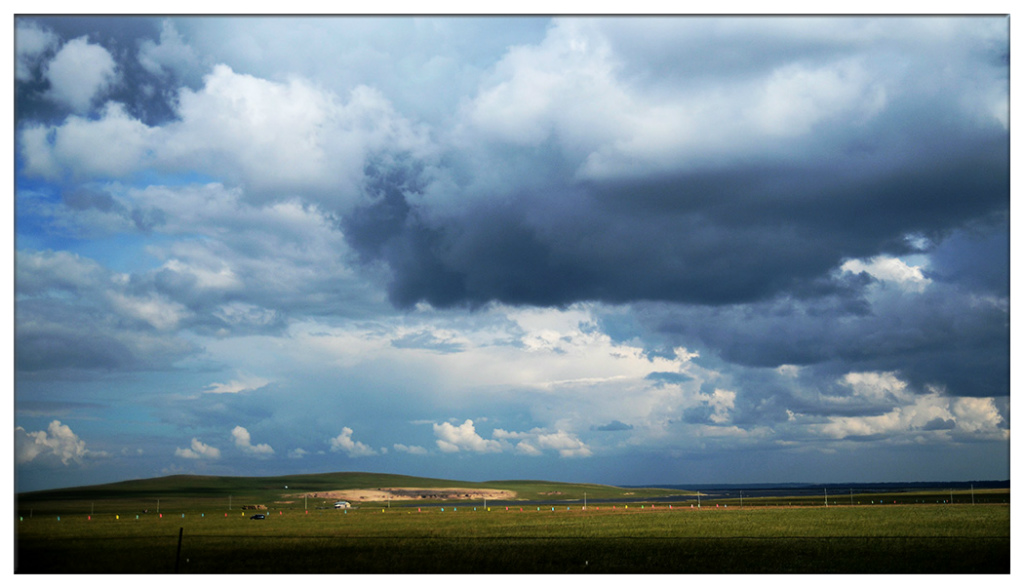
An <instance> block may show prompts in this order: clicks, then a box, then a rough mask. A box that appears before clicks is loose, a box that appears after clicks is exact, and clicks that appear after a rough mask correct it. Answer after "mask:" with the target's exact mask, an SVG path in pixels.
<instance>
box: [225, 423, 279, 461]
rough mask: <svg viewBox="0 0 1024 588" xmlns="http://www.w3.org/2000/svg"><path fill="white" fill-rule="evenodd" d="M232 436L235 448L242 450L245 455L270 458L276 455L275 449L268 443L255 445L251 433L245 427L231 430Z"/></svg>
mask: <svg viewBox="0 0 1024 588" xmlns="http://www.w3.org/2000/svg"><path fill="white" fill-rule="evenodd" d="M231 436H232V437H233V438H234V440H235V447H237V448H239V449H241V450H242V451H243V452H244V453H247V454H249V455H258V456H269V455H273V454H274V449H273V448H272V447H271V446H270V445H267V444H266V443H260V444H258V445H253V444H252V436H251V435H249V431H248V430H247V429H246V428H245V427H242V426H237V427H235V428H234V429H232V430H231Z"/></svg>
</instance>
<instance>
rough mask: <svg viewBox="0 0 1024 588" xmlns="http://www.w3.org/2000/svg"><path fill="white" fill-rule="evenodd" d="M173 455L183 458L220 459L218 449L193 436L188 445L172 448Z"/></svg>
mask: <svg viewBox="0 0 1024 588" xmlns="http://www.w3.org/2000/svg"><path fill="white" fill-rule="evenodd" d="M174 455H175V457H183V458H185V459H220V449H217V448H216V447H212V446H210V445H207V444H206V443H203V442H202V441H200V440H199V439H196V438H195V437H193V438H192V445H191V446H190V447H184V448H183V447H179V448H177V449H175V450H174Z"/></svg>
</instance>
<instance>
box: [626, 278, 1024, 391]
mask: <svg viewBox="0 0 1024 588" xmlns="http://www.w3.org/2000/svg"><path fill="white" fill-rule="evenodd" d="M877 287H878V288H879V290H883V289H885V288H888V290H889V291H888V292H887V293H886V292H884V291H883V294H887V295H883V296H880V297H879V298H877V299H875V300H873V302H872V304H871V307H870V312H868V313H864V314H851V313H849V312H847V311H846V310H845V309H844V304H843V303H842V302H841V301H838V299H834V298H833V299H828V298H825V299H820V300H812V301H798V300H794V299H780V300H777V301H773V302H764V303H755V304H750V305H737V306H729V307H719V308H707V307H686V306H681V305H660V306H659V305H648V306H645V307H643V308H638V309H637V312H638V316H639V317H640V319H639V320H640V322H641V323H646V324H647V325H648V326H649V328H650V330H652V331H656V332H659V333H661V334H662V336H664V337H667V338H668V340H669V341H671V342H672V343H674V344H676V345H689V346H691V347H702V346H704V345H706V346H707V347H708V348H710V350H713V351H714V352H715V353H716V354H717V355H719V356H720V357H721V358H722V359H724V360H726V361H728V362H731V363H735V364H738V365H743V366H750V367H776V366H779V365H783V364H793V365H804V366H807V365H817V366H818V367H819V368H820V370H821V372H822V374H825V373H831V375H832V377H839V376H840V375H842V374H843V373H845V372H848V371H876V370H877V371H898V372H900V373H901V374H902V375H903V377H905V378H908V379H909V380H910V381H911V382H913V383H914V384H915V385H916V386H917V387H918V388H919V389H923V388H924V386H926V385H939V386H943V385H945V386H946V387H948V392H949V393H950V394H954V395H958V396H1000V395H1003V394H1005V393H1006V391H1007V390H1008V389H1009V361H1010V358H1009V351H1008V350H1009V324H1008V315H1007V312H1006V310H1005V309H1004V308H1002V307H1001V306H1000V305H999V303H998V302H996V301H992V300H978V299H977V298H976V297H975V296H974V295H973V294H972V293H971V292H970V291H965V290H963V289H962V288H960V287H958V286H955V285H949V284H942V283H938V282H936V283H933V284H931V285H930V286H929V287H928V288H927V289H926V291H925V292H922V293H919V294H915V295H913V296H912V297H911V298H909V299H907V298H904V297H902V296H900V295H899V293H898V291H895V290H897V287H896V286H894V285H892V284H878V285H877Z"/></svg>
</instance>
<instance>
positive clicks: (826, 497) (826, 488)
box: [825, 487, 828, 506]
mask: <svg viewBox="0 0 1024 588" xmlns="http://www.w3.org/2000/svg"><path fill="white" fill-rule="evenodd" d="M825 506H828V487H825Z"/></svg>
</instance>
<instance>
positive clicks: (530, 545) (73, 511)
mask: <svg viewBox="0 0 1024 588" xmlns="http://www.w3.org/2000/svg"><path fill="white" fill-rule="evenodd" d="M329 476H335V477H334V478H330V479H323V477H322V476H317V477H314V478H316V479H312V478H311V479H308V480H305V483H306V484H307V485H310V486H315V485H316V484H319V483H322V484H324V485H323V486H316V487H317V488H319V489H320V491H326V490H333V489H337V484H338V483H339V482H343V483H351V484H356V485H355V486H351V487H379V486H406V487H409V486H413V487H427V486H424V484H426V483H428V482H425V481H424V480H423V479H407V478H404V477H402V478H403V479H401V480H395V479H393V478H381V477H375V476H370V475H367V476H368V477H363V478H358V476H360V475H358V474H357V475H343V474H338V475H329ZM352 476H356V477H355V478H354V477H352ZM299 478H301V477H299ZM287 480H288V481H287V482H285V479H283V478H282V479H272V480H269V481H268V479H266V478H260V479H249V480H245V479H238V478H233V479H232V478H227V479H223V478H214V479H182V478H171V479H163V480H162V483H161V481H159V480H157V481H144V482H145V483H141V484H138V483H129V484H124V485H110V486H107V487H104V489H103V490H99V489H98V488H100V487H92V488H90V489H76V490H74V491H62V492H49V493H33V494H29V495H23V496H20V497H19V504H18V507H19V514H20V519H19V520H18V521H17V522H16V525H17V529H16V530H17V532H16V539H17V540H16V550H17V551H16V562H17V566H18V567H17V571H18V572H20V573H65V572H73V573H173V572H175V571H177V572H179V573H676V574H682V573H722V572H725V573H1008V572H1009V569H1010V522H1009V521H1010V516H1009V505H1008V502H1005V501H1008V499H1009V493H1008V492H1007V491H1002V492H986V493H980V492H979V493H976V495H975V497H974V498H975V504H971V503H970V498H971V497H970V496H969V495H967V494H956V495H955V498H956V502H955V503H954V504H946V503H942V502H941V501H942V500H943V499H945V500H948V499H949V493H948V492H947V493H944V494H940V493H920V494H909V493H901V494H900V495H898V496H896V495H874V496H869V495H859V496H855V497H854V499H853V502H854V504H853V505H850V504H849V502H850V500H849V498H847V504H842V503H840V504H835V503H833V504H832V505H831V506H827V507H826V506H825V505H824V504H823V500H822V501H821V502H818V503H815V501H808V500H806V499H788V500H787V499H786V498H781V499H780V498H776V499H757V500H749V499H747V500H744V504H743V506H742V507H740V506H739V504H738V500H737V501H728V502H720V503H719V505H718V506H717V507H716V506H715V505H714V504H709V503H705V504H702V508H700V509H697V508H693V505H692V503H682V504H681V503H672V504H671V506H672V508H669V506H670V505H669V504H667V503H663V502H656V501H651V502H645V503H642V504H641V503H636V502H632V503H627V502H624V501H623V502H612V503H600V504H591V505H589V506H588V508H587V509H586V510H585V511H584V510H583V509H582V508H581V506H580V505H578V504H567V503H565V502H559V501H558V500H557V498H575V496H572V494H573V493H575V492H577V491H580V493H581V494H582V492H583V491H584V490H582V488H583V487H582V486H581V487H574V486H573V485H560V484H553V483H547V482H501V483H495V482H485V483H481V484H480V487H491V488H494V487H501V488H510V487H515V488H517V489H518V490H517V491H519V492H522V494H523V496H527V497H530V498H532V499H534V500H547V499H550V503H549V504H544V505H538V504H535V503H530V504H526V505H523V506H509V507H508V509H507V510H506V507H504V506H500V507H493V506H492V507H491V508H490V510H488V509H487V508H485V507H483V505H481V504H479V503H475V504H470V503H461V504H460V503H451V504H448V505H446V506H445V507H444V510H443V511H442V510H441V507H427V508H424V507H421V506H416V505H415V504H413V503H404V504H392V505H391V507H390V508H388V507H387V506H386V505H370V504H364V505H362V507H361V508H359V509H353V510H349V511H347V512H346V511H342V510H333V509H331V510H321V509H316V508H314V507H313V505H312V504H310V505H309V506H310V508H309V509H306V508H304V506H305V505H303V504H302V503H301V502H299V503H296V502H294V501H293V502H291V503H287V504H274V501H275V498H276V499H280V498H281V497H282V496H285V495H286V494H293V493H294V490H295V489H296V486H299V484H298V483H296V482H295V480H296V477H289V478H288V479H287ZM435 482H436V485H435V486H432V487H439V488H440V487H467V485H468V484H467V483H465V482H453V481H450V480H436V481H435ZM249 484H252V485H251V486H250V485H249ZM285 485H288V486H289V488H288V489H287V490H285V489H284V486H285ZM278 486H279V487H280V492H279V491H278V490H279V488H278ZM586 488H587V489H586V490H585V491H586V493H587V495H588V497H591V496H593V497H595V498H597V497H598V495H600V494H601V493H604V494H605V495H606V496H604V497H606V498H609V499H617V498H620V497H622V495H623V494H624V493H626V492H633V494H632V495H630V497H631V498H635V497H637V496H640V495H644V494H646V492H639V491H637V490H635V489H629V490H624V489H621V488H614V487H609V486H586ZM303 490H304V489H303V488H300V491H303ZM122 491H123V492H122ZM246 491H248V494H246V493H245V492H246ZM229 492H231V493H235V494H234V495H233V500H234V496H237V497H238V499H239V500H242V501H243V502H245V501H251V502H261V501H262V503H267V511H265V512H269V515H268V516H267V518H266V519H265V520H251V519H250V518H249V516H250V515H251V514H252V513H251V511H240V510H238V508H234V509H232V510H228V509H227V505H226V502H225V501H224V500H223V494H226V493H229ZM552 492H561V494H551V493H552ZM592 492H595V493H597V494H592ZM669 492H670V493H672V494H679V492H678V491H669ZM655 495H656V496H657V495H661V496H664V494H658V493H657V492H655ZM157 496H160V497H162V498H161V499H160V501H161V507H160V513H156V512H155V508H154V507H155V501H156V497H157ZM656 496H655V497H656ZM943 497H944V498H943ZM838 498H840V497H837V499H838ZM773 500H774V502H773V504H778V505H785V506H768V504H769V503H772V501H773ZM893 500H895V501H896V503H895V504H894V503H893ZM858 501H859V502H861V504H856V502H858ZM936 501H939V502H936ZM790 502H795V503H796V504H795V505H794V506H792V507H790V506H789V503H790ZM141 504H146V505H148V507H147V508H146V509H145V510H148V511H149V512H147V513H142V512H141V510H143V509H140V508H139V506H140V505H141ZM237 504H241V502H239V503H237ZM726 504H728V506H726ZM801 504H803V506H799V505H801ZM627 507H628V508H627ZM121 509H127V510H121ZM520 509H522V510H520ZM161 515H162V516H161ZM58 516H59V517H60V520H57V517H58ZM179 534H180V538H181V547H180V552H179V548H178V545H179V543H178V541H179Z"/></svg>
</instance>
